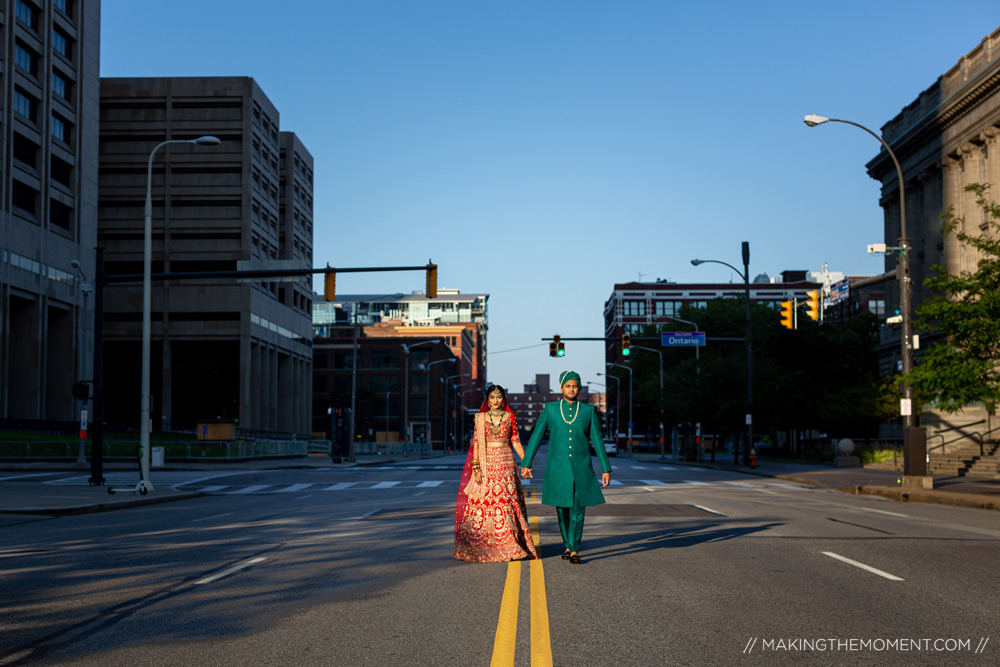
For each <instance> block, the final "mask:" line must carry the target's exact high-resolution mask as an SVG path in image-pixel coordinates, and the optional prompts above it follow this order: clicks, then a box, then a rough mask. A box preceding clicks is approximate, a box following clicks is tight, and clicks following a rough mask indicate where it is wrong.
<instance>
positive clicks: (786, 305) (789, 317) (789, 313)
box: [781, 301, 795, 329]
mask: <svg viewBox="0 0 1000 667" xmlns="http://www.w3.org/2000/svg"><path fill="white" fill-rule="evenodd" d="M781 326H783V327H785V328H786V329H794V328H795V302H794V301H782V302H781Z"/></svg>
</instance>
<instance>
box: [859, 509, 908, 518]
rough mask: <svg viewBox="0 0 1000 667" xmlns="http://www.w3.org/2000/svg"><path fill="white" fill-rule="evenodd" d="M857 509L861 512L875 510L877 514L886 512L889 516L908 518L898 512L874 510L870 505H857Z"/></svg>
mask: <svg viewBox="0 0 1000 667" xmlns="http://www.w3.org/2000/svg"><path fill="white" fill-rule="evenodd" d="M858 509H859V510H861V511H863V512H876V513H878V514H888V515H889V516H899V517H903V518H904V519H909V518H910V517H909V516H908V515H906V514H900V513H898V512H887V511H886V510H874V509H871V508H870V507H859V508H858Z"/></svg>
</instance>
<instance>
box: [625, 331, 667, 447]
mask: <svg viewBox="0 0 1000 667" xmlns="http://www.w3.org/2000/svg"><path fill="white" fill-rule="evenodd" d="M632 349H633V350H645V351H646V352H654V353H656V354H657V355H658V356H659V357H660V459H665V458H666V454H665V453H664V450H663V442H664V440H666V438H665V436H664V433H663V353H662V352H660V351H659V350H654V349H653V348H651V347H643V346H642V345H633V346H632Z"/></svg>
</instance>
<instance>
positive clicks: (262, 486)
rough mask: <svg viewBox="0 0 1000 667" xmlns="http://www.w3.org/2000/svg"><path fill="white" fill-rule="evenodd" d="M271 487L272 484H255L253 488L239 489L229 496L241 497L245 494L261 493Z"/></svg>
mask: <svg viewBox="0 0 1000 667" xmlns="http://www.w3.org/2000/svg"><path fill="white" fill-rule="evenodd" d="M269 486H271V485H270V484H254V485H252V486H248V487H246V488H243V489H237V490H236V491H230V492H229V494H228V495H230V496H236V495H240V494H243V493H254V492H255V491H260V490H262V489H266V488H268V487H269Z"/></svg>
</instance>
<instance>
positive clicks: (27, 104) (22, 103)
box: [14, 90, 35, 121]
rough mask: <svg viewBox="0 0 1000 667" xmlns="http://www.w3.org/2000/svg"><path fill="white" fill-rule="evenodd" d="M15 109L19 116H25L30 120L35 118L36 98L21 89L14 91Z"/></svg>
mask: <svg viewBox="0 0 1000 667" xmlns="http://www.w3.org/2000/svg"><path fill="white" fill-rule="evenodd" d="M14 111H15V112H16V113H17V114H18V115H19V116H24V117H25V118H27V119H28V120H30V121H34V120H35V100H33V99H31V98H30V97H28V96H27V95H25V94H24V93H22V92H21V91H20V90H15V91H14Z"/></svg>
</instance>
